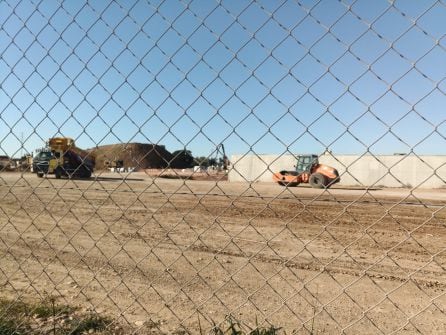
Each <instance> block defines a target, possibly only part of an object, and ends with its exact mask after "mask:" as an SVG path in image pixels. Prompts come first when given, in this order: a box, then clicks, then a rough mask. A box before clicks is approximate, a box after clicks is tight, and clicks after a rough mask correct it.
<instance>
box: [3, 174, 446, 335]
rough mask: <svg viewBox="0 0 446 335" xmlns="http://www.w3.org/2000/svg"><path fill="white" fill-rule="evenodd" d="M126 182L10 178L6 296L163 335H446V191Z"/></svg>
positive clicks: (131, 178) (150, 179)
mask: <svg viewBox="0 0 446 335" xmlns="http://www.w3.org/2000/svg"><path fill="white" fill-rule="evenodd" d="M123 177H124V178H120V177H119V176H117V175H116V174H101V175H100V176H97V178H96V179H92V180H64V179H62V180H56V179H53V178H52V177H49V178H48V179H38V178H37V177H36V176H35V175H33V174H19V173H2V174H0V213H1V215H0V283H1V287H2V291H1V295H2V296H4V298H8V299H11V298H12V299H14V298H19V297H33V298H35V299H43V298H44V297H46V296H47V295H51V296H58V297H60V299H62V301H64V302H66V303H69V304H74V305H78V306H82V308H85V309H92V310H95V311H97V312H99V313H104V314H106V315H109V316H110V317H113V318H116V319H117V320H119V321H120V322H123V323H127V324H129V325H132V326H134V327H136V328H138V327H139V328H141V327H143V325H145V324H150V325H151V327H152V328H154V327H155V328H156V329H157V331H159V333H161V332H165V333H173V332H176V333H181V329H183V332H184V331H187V332H190V333H192V334H197V333H200V329H201V330H204V331H206V333H207V332H208V331H209V330H210V329H211V328H212V326H213V325H214V324H217V325H218V324H219V323H220V322H223V321H224V319H225V317H226V316H228V315H232V316H234V317H235V318H236V319H237V320H240V321H241V322H243V323H246V324H248V325H251V326H254V325H255V324H256V322H257V323H259V324H262V325H268V323H270V324H273V325H275V326H280V327H282V331H283V332H285V331H286V333H287V334H292V333H295V334H319V333H321V334H337V333H345V334H388V333H393V334H420V333H421V334H444V333H446V313H445V309H446V295H445V291H446V272H445V266H446V208H445V205H444V204H445V200H446V190H410V189H390V190H389V189H384V190H364V189H355V190H348V189H336V188H334V189H330V190H314V189H309V188H301V187H298V188H293V189H287V188H283V187H280V186H278V185H274V184H248V183H246V184H245V183H229V182H227V181H222V180H214V181H197V180H184V179H169V178H167V179H166V178H159V177H157V176H148V175H147V174H145V173H132V174H129V175H124V176H123ZM152 330H153V329H152Z"/></svg>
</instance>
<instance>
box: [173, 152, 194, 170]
mask: <svg viewBox="0 0 446 335" xmlns="http://www.w3.org/2000/svg"><path fill="white" fill-rule="evenodd" d="M172 156H173V158H172V160H171V162H170V166H171V167H172V168H174V169H187V168H191V167H193V166H194V156H192V152H191V151H190V150H186V149H183V150H177V151H174V152H172Z"/></svg>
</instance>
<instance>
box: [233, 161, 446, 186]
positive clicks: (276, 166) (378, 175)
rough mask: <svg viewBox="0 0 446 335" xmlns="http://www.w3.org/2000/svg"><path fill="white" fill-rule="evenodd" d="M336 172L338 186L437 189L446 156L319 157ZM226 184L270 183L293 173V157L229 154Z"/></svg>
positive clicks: (445, 170)
mask: <svg viewBox="0 0 446 335" xmlns="http://www.w3.org/2000/svg"><path fill="white" fill-rule="evenodd" d="M319 161H320V162H321V163H323V164H327V165H330V166H333V167H335V168H336V169H338V171H339V174H340V176H341V182H340V185H344V186H354V185H361V186H385V187H421V188H440V187H444V186H446V185H445V182H446V156H415V155H409V156H397V155H396V156H391V155H390V156H372V155H363V156H355V155H336V156H334V155H322V156H321V157H320V158H319ZM231 162H232V164H233V165H232V167H231V170H230V171H229V181H246V182H271V181H272V179H271V175H272V173H273V172H278V171H280V170H293V169H294V165H295V164H296V157H295V156H293V155H282V156H277V155H233V156H232V157H231Z"/></svg>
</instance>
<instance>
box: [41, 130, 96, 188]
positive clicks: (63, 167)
mask: <svg viewBox="0 0 446 335" xmlns="http://www.w3.org/2000/svg"><path fill="white" fill-rule="evenodd" d="M94 167H95V159H94V157H93V156H91V154H89V153H88V152H86V151H84V150H82V149H79V148H77V147H76V146H75V144H74V140H73V139H71V138H67V137H55V138H51V139H49V141H48V147H47V148H45V149H41V150H40V152H39V153H38V154H36V156H35V157H34V158H33V171H34V172H35V173H37V176H38V177H40V178H41V177H43V176H45V175H47V174H54V175H55V177H56V178H57V179H59V178H61V177H68V178H73V177H77V178H90V177H91V174H92V173H93V169H94Z"/></svg>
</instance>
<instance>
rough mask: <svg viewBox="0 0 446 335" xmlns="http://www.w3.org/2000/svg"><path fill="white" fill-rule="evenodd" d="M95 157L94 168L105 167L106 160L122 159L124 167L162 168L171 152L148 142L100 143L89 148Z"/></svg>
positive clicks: (101, 168) (141, 168)
mask: <svg viewBox="0 0 446 335" xmlns="http://www.w3.org/2000/svg"><path fill="white" fill-rule="evenodd" d="M89 151H90V152H91V154H92V155H94V157H95V158H96V170H103V169H105V168H107V164H106V162H107V161H108V162H115V161H118V160H122V161H123V165H124V167H126V168H130V167H131V168H134V169H135V171H138V170H144V169H162V168H165V167H167V166H168V165H169V162H170V161H171V160H172V154H171V153H170V152H169V151H167V150H166V148H165V147H164V146H162V145H156V144H148V143H123V144H109V145H102V146H99V147H96V148H93V149H90V150H89Z"/></svg>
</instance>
